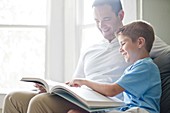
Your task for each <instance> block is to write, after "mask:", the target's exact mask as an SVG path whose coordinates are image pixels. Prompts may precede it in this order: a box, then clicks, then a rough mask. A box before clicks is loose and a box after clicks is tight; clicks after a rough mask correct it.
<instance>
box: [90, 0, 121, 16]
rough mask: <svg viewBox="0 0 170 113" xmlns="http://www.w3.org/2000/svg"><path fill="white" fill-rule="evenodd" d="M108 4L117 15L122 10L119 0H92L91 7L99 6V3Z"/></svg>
mask: <svg viewBox="0 0 170 113" xmlns="http://www.w3.org/2000/svg"><path fill="white" fill-rule="evenodd" d="M105 4H106V5H110V6H111V7H112V10H113V11H114V12H115V14H116V15H117V16H118V13H119V11H121V10H122V4H121V1H120V0H94V2H93V5H92V7H96V6H100V5H105Z"/></svg>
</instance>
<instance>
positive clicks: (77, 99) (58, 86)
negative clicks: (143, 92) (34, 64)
mask: <svg viewBox="0 0 170 113" xmlns="http://www.w3.org/2000/svg"><path fill="white" fill-rule="evenodd" d="M21 81H25V82H34V83H39V84H41V85H43V86H44V87H45V88H46V90H47V92H48V93H51V94H56V95H58V96H61V97H62V98H64V99H66V100H68V101H70V102H72V103H74V104H76V105H78V106H80V107H81V108H83V109H85V110H87V111H89V112H93V111H101V110H105V109H113V108H115V107H120V106H123V105H124V103H123V101H121V100H119V99H117V98H115V97H112V98H109V97H106V96H103V95H101V94H99V93H97V92H95V91H94V90H92V89H90V88H88V87H70V86H68V85H66V84H65V83H59V82H53V81H50V80H44V79H40V78H29V77H28V78H22V79H21Z"/></svg>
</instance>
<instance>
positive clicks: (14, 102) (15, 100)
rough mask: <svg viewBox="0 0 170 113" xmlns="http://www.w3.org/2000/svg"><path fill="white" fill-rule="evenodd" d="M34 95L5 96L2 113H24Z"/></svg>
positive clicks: (17, 93)
mask: <svg viewBox="0 0 170 113" xmlns="http://www.w3.org/2000/svg"><path fill="white" fill-rule="evenodd" d="M35 95H36V94H35V93H31V92H12V93H10V94H8V95H6V97H5V98H4V103H3V108H2V113H26V112H27V107H28V104H29V101H30V100H31V98H32V97H34V96H35Z"/></svg>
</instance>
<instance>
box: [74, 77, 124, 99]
mask: <svg viewBox="0 0 170 113" xmlns="http://www.w3.org/2000/svg"><path fill="white" fill-rule="evenodd" d="M71 85H72V86H75V87H80V86H82V85H86V86H88V87H90V88H91V89H93V90H95V91H96V92H99V93H101V94H103V95H105V96H110V97H112V96H115V95H117V94H119V93H121V92H123V91H124V88H122V87H120V86H119V85H118V84H116V83H112V84H106V83H99V82H94V81H91V80H86V79H79V78H78V79H74V80H73V81H72V83H71Z"/></svg>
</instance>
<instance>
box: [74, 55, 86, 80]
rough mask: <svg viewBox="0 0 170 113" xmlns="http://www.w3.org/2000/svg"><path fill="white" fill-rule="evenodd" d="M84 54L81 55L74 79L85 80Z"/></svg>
mask: <svg viewBox="0 0 170 113" xmlns="http://www.w3.org/2000/svg"><path fill="white" fill-rule="evenodd" d="M84 55H85V54H84V53H82V54H81V55H80V58H79V61H78V64H77V67H76V69H75V72H74V74H73V78H85V73H84V60H83V59H84Z"/></svg>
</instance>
